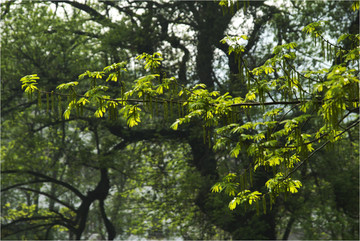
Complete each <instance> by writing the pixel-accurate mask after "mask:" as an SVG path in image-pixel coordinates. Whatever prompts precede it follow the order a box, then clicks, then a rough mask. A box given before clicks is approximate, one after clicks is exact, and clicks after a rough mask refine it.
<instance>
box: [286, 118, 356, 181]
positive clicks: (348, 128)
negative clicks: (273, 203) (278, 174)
mask: <svg viewBox="0 0 360 241" xmlns="http://www.w3.org/2000/svg"><path fill="white" fill-rule="evenodd" d="M359 123H360V121H357V122H355V123H353V124H352V125H350V126H348V127H347V128H346V129H345V130H344V131H342V132H341V133H339V134H337V135H336V136H335V137H338V136H341V135H342V134H344V133H345V132H347V131H348V130H350V129H351V128H353V127H355V126H356V125H357V124H359ZM329 143H330V140H328V141H326V142H325V143H324V144H322V145H321V146H320V147H319V148H317V149H316V150H314V151H313V152H312V153H311V154H310V155H309V156H307V157H306V158H305V159H304V160H303V161H302V162H301V163H300V164H299V165H297V166H296V167H295V168H294V169H293V170H292V171H291V172H289V173H288V174H287V175H286V176H285V177H284V180H286V179H287V178H288V177H289V176H290V175H292V174H293V173H294V172H296V171H297V170H298V169H299V168H300V167H301V166H302V165H303V164H304V163H305V162H306V161H308V160H309V159H310V158H311V157H312V156H313V155H315V153H316V152H318V151H320V150H321V149H323V148H324V147H325V146H326V145H327V144H329Z"/></svg>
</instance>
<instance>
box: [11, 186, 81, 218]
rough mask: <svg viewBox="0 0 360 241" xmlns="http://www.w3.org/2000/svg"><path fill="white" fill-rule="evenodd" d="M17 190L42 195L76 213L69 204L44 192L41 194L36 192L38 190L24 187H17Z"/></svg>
mask: <svg viewBox="0 0 360 241" xmlns="http://www.w3.org/2000/svg"><path fill="white" fill-rule="evenodd" d="M18 189H21V190H25V191H30V192H35V193H38V194H41V195H44V196H46V197H48V198H50V199H52V200H54V201H55V202H57V203H60V204H61V205H63V206H65V207H67V208H69V209H71V210H72V211H74V212H76V210H75V208H73V207H72V206H70V205H69V204H67V203H65V202H63V201H61V200H59V199H58V198H56V197H54V196H53V195H51V194H49V193H46V192H42V191H38V190H35V189H32V188H26V187H19V188H18Z"/></svg>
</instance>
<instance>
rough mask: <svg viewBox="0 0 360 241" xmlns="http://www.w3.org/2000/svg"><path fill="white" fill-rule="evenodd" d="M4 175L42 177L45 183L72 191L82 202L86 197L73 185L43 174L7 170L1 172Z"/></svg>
mask: <svg viewBox="0 0 360 241" xmlns="http://www.w3.org/2000/svg"><path fill="white" fill-rule="evenodd" d="M1 173H2V174H23V173H25V174H29V175H33V176H35V177H41V178H44V179H45V180H44V181H43V182H52V183H55V184H58V185H61V186H63V187H65V188H67V189H69V190H70V191H72V192H73V193H74V194H76V195H77V196H78V197H79V198H81V199H82V200H84V199H85V196H84V195H83V194H82V193H81V192H80V191H79V190H78V189H76V188H75V187H73V186H72V185H70V184H69V183H66V182H63V181H60V180H57V179H55V178H52V177H49V176H46V175H44V174H42V173H38V172H34V171H23V170H6V171H1Z"/></svg>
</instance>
